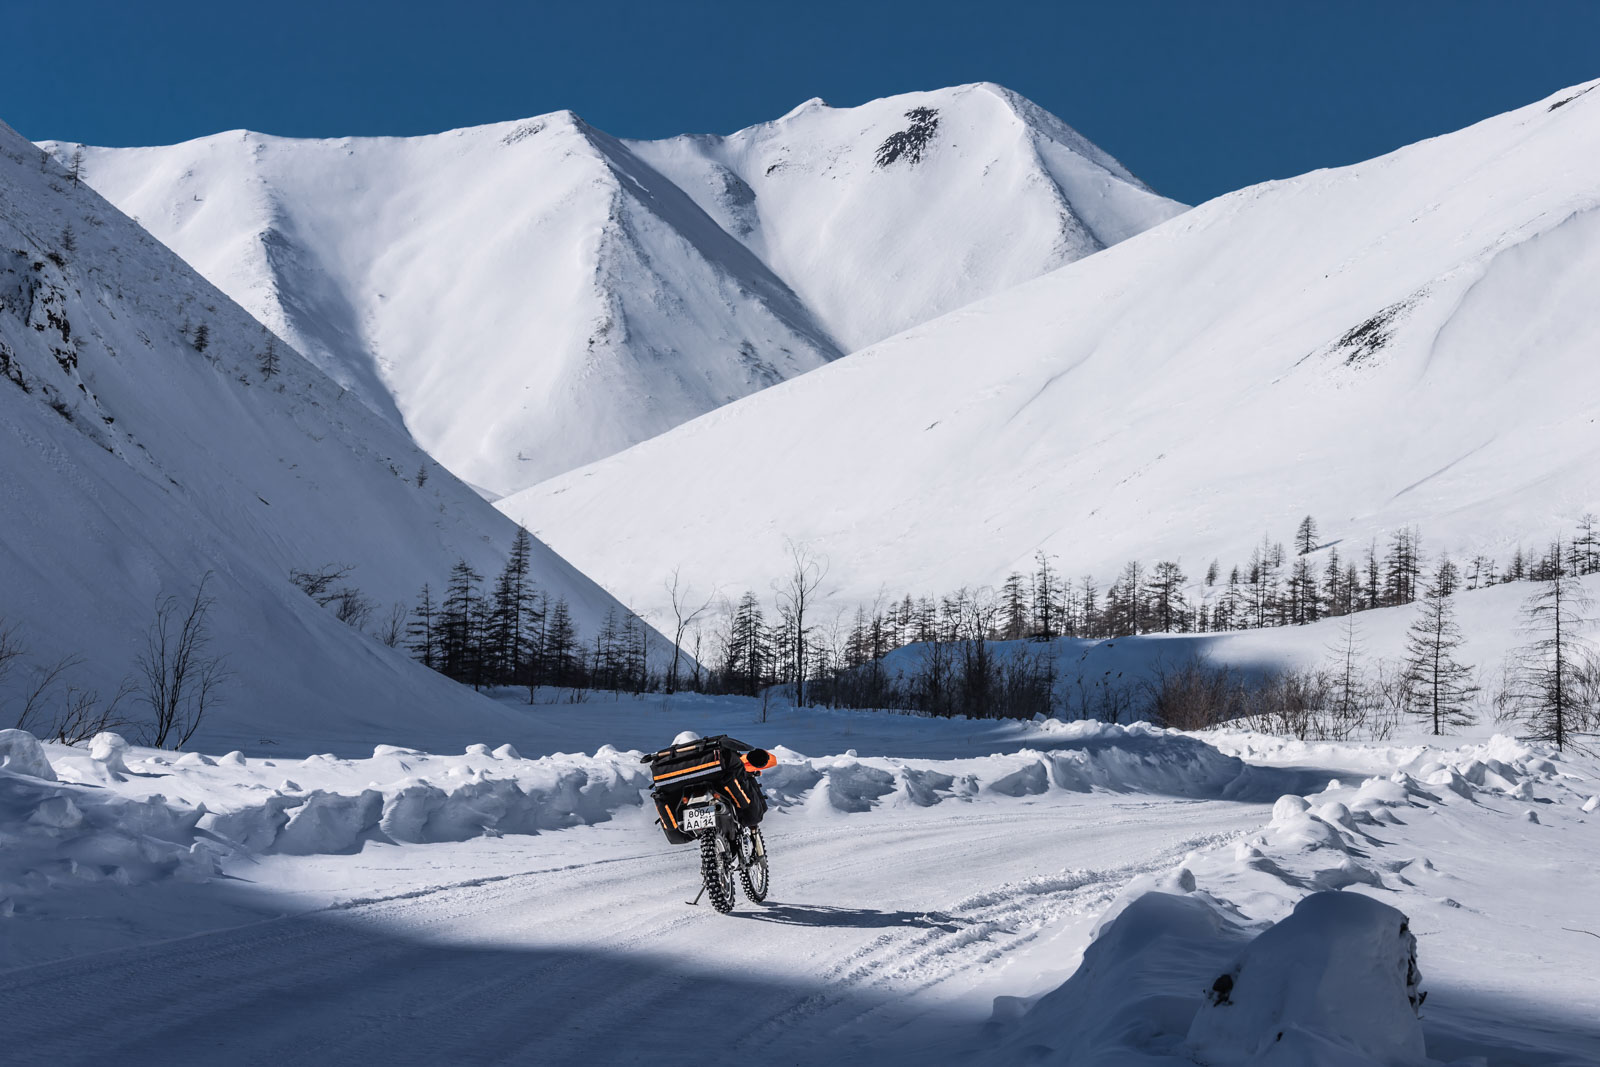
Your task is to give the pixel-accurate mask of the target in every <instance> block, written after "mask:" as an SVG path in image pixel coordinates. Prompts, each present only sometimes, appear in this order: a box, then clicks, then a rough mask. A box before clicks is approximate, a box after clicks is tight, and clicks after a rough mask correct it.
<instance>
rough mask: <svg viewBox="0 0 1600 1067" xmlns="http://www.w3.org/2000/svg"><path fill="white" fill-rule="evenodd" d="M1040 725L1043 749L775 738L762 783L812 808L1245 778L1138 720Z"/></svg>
mask: <svg viewBox="0 0 1600 1067" xmlns="http://www.w3.org/2000/svg"><path fill="white" fill-rule="evenodd" d="M1039 731H1040V735H1041V736H1040V743H1041V744H1042V745H1048V746H1049V748H1048V749H1047V750H1038V749H1022V750H1020V751H1018V752H1013V753H1006V754H1003V755H990V756H976V757H972V758H968V759H951V760H920V759H902V758H898V757H892V756H869V757H861V756H856V755H855V754H854V753H853V752H848V753H846V754H844V755H842V756H819V757H805V756H801V755H799V754H798V753H794V752H792V751H789V750H786V749H781V748H780V749H779V750H778V751H779V754H780V761H779V764H778V766H777V767H775V768H774V769H772V770H770V771H767V772H766V773H765V774H763V775H762V787H763V789H764V790H765V791H766V793H767V796H768V799H769V801H770V802H771V803H772V805H773V806H774V807H777V808H780V809H781V808H786V807H790V806H795V805H799V806H801V807H803V808H804V810H806V811H808V812H811V813H814V814H822V813H846V814H848V813H852V812H864V811H869V810H871V809H872V808H873V807H875V806H877V805H878V804H891V805H895V806H912V807H924V808H925V807H932V806H934V805H936V804H941V803H944V802H945V801H948V800H965V801H970V800H972V799H974V798H976V797H978V796H980V795H991V796H993V795H998V796H1004V797H1011V798H1015V799H1024V798H1028V797H1035V796H1041V795H1043V794H1046V793H1050V792H1052V791H1061V792H1071V793H1087V792H1091V791H1098V792H1115V793H1156V794H1160V795H1163V796H1178V797H1190V798H1195V799H1211V798H1224V797H1229V796H1232V795H1233V794H1234V793H1235V792H1236V791H1237V790H1238V788H1239V787H1240V785H1241V783H1245V782H1248V781H1249V776H1248V774H1247V772H1248V770H1249V768H1248V767H1247V765H1246V764H1245V763H1244V762H1243V761H1242V760H1240V759H1238V758H1236V757H1234V756H1228V755H1224V754H1223V753H1221V752H1219V751H1218V750H1217V749H1216V748H1214V747H1212V746H1211V745H1208V744H1206V743H1205V742H1204V741H1201V740H1199V739H1197V738H1195V737H1192V736H1190V735H1188V734H1182V733H1178V732H1177V731H1174V730H1162V729H1159V728H1156V727H1153V726H1150V725H1148V724H1145V723H1135V724H1133V725H1131V726H1117V725H1111V724H1108V723H1098V722H1074V723H1060V722H1047V723H1042V724H1039Z"/></svg>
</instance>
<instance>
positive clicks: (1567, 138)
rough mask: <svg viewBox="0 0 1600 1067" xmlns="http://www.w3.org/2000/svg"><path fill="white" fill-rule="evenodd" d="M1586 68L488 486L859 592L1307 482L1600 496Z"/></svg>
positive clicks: (708, 559) (635, 574) (1475, 535)
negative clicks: (1513, 104)
mask: <svg viewBox="0 0 1600 1067" xmlns="http://www.w3.org/2000/svg"><path fill="white" fill-rule="evenodd" d="M1588 88H1589V87H1579V88H1577V89H1574V90H1569V91H1567V92H1565V93H1562V94H1558V95H1557V96H1556V97H1552V98H1551V99H1549V100H1545V101H1541V102H1540V103H1538V104H1534V105H1531V106H1528V107H1525V108H1522V109H1519V110H1517V111H1514V112H1510V113H1508V114H1505V115H1501V116H1498V117H1496V118H1492V119H1489V120H1487V121H1484V122H1481V123H1479V124H1477V125H1475V126H1472V127H1470V128H1468V129H1465V130H1462V131H1459V132H1457V133H1454V134H1451V135H1448V136H1444V137H1439V138H1436V139H1433V140H1430V141H1426V142H1423V143H1420V144H1417V145H1413V146H1410V147H1407V148H1405V149H1402V150H1400V151H1397V152H1394V153H1392V154H1390V155H1387V156H1384V157H1382V158H1380V159H1376V160H1372V161H1370V162H1367V163H1363V164H1360V165H1357V166H1352V167H1347V168H1344V169H1340V170H1333V171H1319V172H1315V173H1312V174H1307V175H1304V176H1302V177H1299V178H1294V179H1291V180H1288V181H1281V182H1274V183H1270V184H1266V185H1261V186H1257V187H1254V188H1249V189H1245V190H1241V191H1240V192H1238V193H1234V194H1231V195H1229V196H1225V197H1222V198H1219V199H1217V200H1215V201H1212V202H1210V203H1208V204H1205V205H1203V206H1201V207H1198V208H1195V209H1193V210H1192V211H1190V212H1188V213H1187V214H1185V215H1183V216H1181V217H1179V218H1177V219H1174V220H1172V221H1170V222H1168V223H1166V224H1165V225H1163V226H1159V227H1157V228H1155V229H1153V230H1150V231H1148V232H1146V233H1144V234H1141V235H1139V236H1137V237H1134V238H1131V239H1129V240H1127V241H1125V242H1123V243H1121V244H1119V245H1117V246H1115V247H1113V248H1111V249H1108V250H1107V251H1105V252H1103V253H1101V254H1099V255H1097V256H1095V257H1093V259H1092V260H1087V261H1084V262H1081V263H1076V264H1073V265H1070V266H1067V267H1064V268H1062V269H1061V270H1058V271H1056V272H1054V273H1052V274H1050V275H1047V276H1045V277H1043V278H1040V279H1037V280H1035V281H1033V282H1029V283H1025V284H1023V285H1021V286H1018V287H1017V288H1015V289H1012V290H1009V291H1007V292H1005V293H1002V294H1000V295H998V296H995V297H993V298H990V299H988V300H985V301H982V302H980V303H977V304H974V305H972V306H970V307H968V308H965V309H963V310H961V311H958V312H955V313H953V314H951V315H949V316H946V317H945V318H943V319H940V320H938V321H937V322H934V323H930V324H927V325H924V326H922V327H919V328H917V329H914V330H912V331H910V332H908V333H906V334H903V335H901V336H899V337H896V338H894V339H892V340H890V341H887V342H885V343H883V344H880V345H877V346H875V347H874V348H871V349H868V350H866V351H864V352H859V353H856V354H854V355H852V356H851V357H850V359H849V360H846V361H842V362H839V363H836V364H833V365H831V366H829V367H827V368H824V369H823V370H821V371H818V372H816V373H814V374H810V375H806V376H805V377H803V378H801V379H797V380H795V381H793V382H788V383H785V384H784V385H782V386H780V387H777V388H775V389H771V390H768V391H766V392H764V393H762V394H760V395H758V396H753V397H750V398H748V399H746V400H744V401H741V402H740V403H738V404H734V405H730V406H729V407H727V408H724V409H722V410H720V411H716V412H713V413H712V414H710V415H708V416H705V417H703V418H701V419H698V420H696V421H694V422H692V423H689V424H686V425H684V426H682V427H679V428H678V429H677V430H675V431H673V432H672V433H670V434H666V435H663V436H662V437H660V438H657V439H655V440H653V441H649V442H646V443H644V444H642V445H639V446H637V447H635V448H633V449H631V450H629V451H628V452H626V453H623V454H621V455H618V456H614V457H612V458H610V459H608V460H606V461H604V462H601V463H597V464H594V465H593V466H591V467H589V468H586V469H583V470H579V471H574V472H571V473H569V474H567V475H564V476H562V477H559V478H556V479H552V480H551V481H549V482H547V483H545V484H543V485H540V486H538V487H536V488H534V489H532V490H530V491H528V492H527V493H525V494H521V495H519V496H517V497H515V498H513V499H511V500H508V501H503V502H502V507H503V508H504V510H506V511H507V512H508V513H509V514H512V515H513V516H516V517H518V518H520V519H522V520H524V521H526V522H527V523H528V524H529V526H530V528H531V529H534V530H536V531H539V532H541V533H542V535H543V536H545V537H546V538H547V539H548V540H549V541H550V543H551V544H552V545H553V546H555V547H556V548H557V549H558V550H561V551H567V552H570V553H571V555H572V557H573V558H574V560H575V561H576V562H578V564H579V565H580V566H583V567H585V568H586V569H588V570H589V572H590V573H593V574H596V575H597V576H598V577H599V578H600V579H601V580H602V581H605V582H607V583H608V586H609V587H610V588H614V589H619V590H622V591H623V592H624V593H626V594H628V595H631V596H634V597H636V598H638V600H639V601H640V602H642V603H650V602H652V596H654V598H655V599H659V593H657V591H658V590H659V588H660V582H661V573H662V571H663V569H665V568H670V567H672V566H674V565H681V566H682V568H683V573H684V574H686V575H692V576H693V577H694V578H695V579H696V580H698V581H701V582H712V581H716V582H719V583H721V584H722V586H723V588H724V589H734V590H737V589H742V588H746V587H748V588H753V589H756V590H765V589H767V587H768V584H769V582H770V581H771V580H772V579H773V578H774V577H775V576H777V575H779V574H780V573H782V569H783V565H784V563H783V561H784V539H785V538H793V539H795V540H797V541H800V542H803V543H805V544H807V545H809V546H810V547H811V548H812V549H813V550H814V551H815V552H817V553H819V554H821V555H823V556H826V557H827V558H828V560H829V561H830V565H831V569H830V572H829V575H828V581H827V588H828V589H829V590H832V591H834V592H835V593H836V594H837V595H838V596H839V597H840V598H842V599H843V600H845V601H846V602H849V601H852V600H867V601H870V600H871V599H872V598H873V597H874V596H875V595H876V594H877V593H878V592H879V590H880V589H887V590H888V591H889V592H891V593H899V592H901V591H912V592H917V591H937V590H946V589H952V588H955V587H957V586H960V585H976V584H982V583H997V582H999V581H1000V580H1001V579H1002V578H1003V577H1004V576H1005V574H1006V573H1007V572H1008V571H1010V570H1011V569H1013V568H1023V569H1025V568H1026V566H1027V563H1028V561H1029V560H1030V558H1031V556H1032V555H1033V553H1034V552H1035V550H1038V549H1043V550H1045V551H1047V552H1050V553H1054V554H1056V555H1058V556H1059V558H1060V563H1061V565H1063V566H1064V567H1066V568H1067V573H1069V574H1073V575H1076V574H1079V573H1082V572H1083V571H1085V570H1087V571H1090V572H1093V573H1095V574H1097V575H1099V576H1100V577H1101V579H1102V581H1104V580H1105V579H1109V577H1110V576H1111V573H1112V572H1113V571H1114V570H1115V569H1116V568H1117V567H1118V566H1119V564H1120V563H1121V562H1122V561H1124V560H1127V559H1143V560H1145V561H1147V562H1149V561H1152V560H1154V559H1158V558H1179V557H1181V559H1182V561H1183V562H1184V564H1185V565H1186V566H1187V567H1188V568H1189V570H1190V572H1191V573H1198V572H1199V571H1200V570H1201V569H1203V568H1204V567H1205V566H1206V564H1207V562H1208V561H1209V560H1211V559H1212V558H1213V557H1216V556H1221V557H1223V561H1224V563H1226V562H1228V561H1229V560H1242V559H1243V558H1244V557H1245V556H1247V555H1248V553H1249V550H1250V546H1251V545H1252V544H1253V543H1255V542H1257V541H1258V540H1259V538H1260V537H1261V534H1262V532H1263V531H1264V530H1267V531H1274V532H1275V533H1276V534H1277V536H1278V537H1280V538H1286V537H1287V536H1288V535H1289V534H1290V533H1291V532H1292V531H1293V529H1294V524H1295V523H1296V522H1297V521H1298V519H1299V518H1300V517H1301V516H1303V515H1305V514H1307V513H1310V514H1313V515H1315V516H1317V518H1318V519H1319V521H1320V523H1321V527H1322V532H1323V535H1324V538H1325V540H1328V541H1342V542H1346V547H1347V548H1348V547H1351V546H1352V545H1353V546H1358V547H1363V548H1364V547H1365V545H1366V544H1367V543H1368V540H1369V539H1370V538H1372V537H1374V536H1375V535H1381V533H1382V532H1383V531H1386V530H1392V529H1394V528H1397V527H1399V526H1402V525H1406V524H1419V525H1420V526H1421V529H1422V533H1423V536H1424V538H1425V542H1426V544H1427V546H1428V547H1429V548H1430V549H1434V550H1437V549H1438V548H1445V547H1448V548H1457V547H1463V546H1467V545H1481V546H1484V547H1486V548H1489V549H1490V550H1491V551H1499V552H1501V553H1502V554H1503V553H1504V549H1505V548H1506V546H1507V545H1509V544H1511V543H1514V542H1516V541H1519V540H1521V541H1524V542H1527V543H1529V544H1530V545H1531V544H1535V543H1539V542H1541V540H1542V539H1545V538H1548V537H1552V536H1554V535H1556V534H1557V533H1560V532H1563V531H1565V530H1567V529H1568V528H1569V526H1570V523H1571V522H1572V521H1573V520H1574V519H1575V518H1576V517H1577V516H1578V515H1580V514H1581V513H1583V512H1584V511H1587V510H1600V476H1597V475H1596V473H1595V472H1596V469H1597V468H1596V461H1597V459H1600V454H1597V453H1600V422H1597V419H1600V363H1597V362H1596V360H1595V358H1594V339H1595V337H1596V336H1597V334H1600V302H1597V301H1596V300H1595V299H1594V297H1593V281H1592V279H1593V278H1594V277H1595V275H1596V272H1597V271H1600V210H1597V208H1600V179H1597V178H1596V177H1595V172H1594V170H1593V168H1592V167H1591V166H1589V161H1592V160H1594V159H1595V158H1597V157H1600V92H1588V91H1587V90H1588ZM686 470H687V471H695V472H697V475H698V476H697V477H696V478H695V480H694V481H693V482H692V483H691V484H683V482H682V481H680V480H679V479H678V478H676V477H675V475H676V473H677V472H680V471H686ZM647 548H648V551H647V550H646V549H647Z"/></svg>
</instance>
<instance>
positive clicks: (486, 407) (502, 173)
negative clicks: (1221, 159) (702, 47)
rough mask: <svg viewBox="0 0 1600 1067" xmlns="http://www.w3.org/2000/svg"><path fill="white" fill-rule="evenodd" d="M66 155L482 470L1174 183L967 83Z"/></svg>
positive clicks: (1056, 236)
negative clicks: (590, 120)
mask: <svg viewBox="0 0 1600 1067" xmlns="http://www.w3.org/2000/svg"><path fill="white" fill-rule="evenodd" d="M47 147H48V148H49V149H50V150H51V151H53V152H55V153H56V154H57V156H58V158H62V159H65V158H67V157H68V156H70V154H71V152H72V151H73V150H74V148H75V147H76V146H72V145H62V144H50V145H47ZM85 169H86V180H87V181H88V182H89V183H90V184H91V185H93V186H94V188H96V189H97V190H99V191H100V192H101V193H103V194H104V195H105V196H106V197H107V198H108V199H110V200H111V201H112V202H113V203H115V204H117V205H118V206H119V207H121V208H122V209H123V210H124V211H126V212H127V213H128V214H130V215H133V216H134V217H135V218H137V219H138V220H139V221H140V222H141V223H143V224H144V225H145V226H146V227H148V228H149V229H150V230H151V232H152V233H154V234H155V235H156V236H157V237H159V238H160V239H161V240H163V241H165V242H166V243H167V244H168V245H169V246H170V247H171V248H172V249H174V250H175V251H177V252H178V253H179V254H180V255H181V256H183V257H184V258H185V259H187V260H188V261H189V262H190V263H191V264H192V265H193V266H195V267H196V269H198V270H199V271H200V272H201V273H202V274H204V275H205V276H206V277H207V278H209V279H210V280H211V281H213V282H214V283H215V284H216V285H218V286H219V287H220V288H221V289H222V290H223V291H225V292H226V293H228V294H229V295H230V296H232V297H233V298H234V299H236V300H238V301H239V302H240V303H241V304H242V305H244V306H245V307H246V308H247V309H249V310H250V311H251V312H253V313H254V314H255V315H256V316H257V317H258V318H260V319H261V321H263V322H265V323H266V324H267V325H268V326H270V327H272V328H273V329H274V330H276V331H278V332H279V333H280V334H282V336H284V337H285V338H287V339H288V340H289V341H290V342H291V343H293V344H295V345H296V346H297V347H298V348H300V349H301V351H303V352H305V353H306V354H307V355H308V356H309V357H310V358H311V359H312V360H313V361H314V362H316V363H317V364H318V365H319V366H321V367H322V368H323V369H324V370H325V371H326V372H328V373H329V374H330V375H331V376H332V377H333V378H334V379H335V380H337V381H339V382H340V383H341V384H343V385H345V386H347V387H348V388H350V389H351V390H352V391H353V392H355V393H356V394H357V395H358V396H359V397H361V398H362V399H363V400H365V401H366V402H367V403H368V404H369V405H370V406H371V407H372V408H373V409H374V410H376V411H378V412H380V413H383V414H386V415H388V416H390V417H391V418H393V419H395V421H399V420H400V418H401V417H403V420H404V423H405V425H406V426H407V427H408V428H409V429H410V430H411V432H412V434H413V435H414V437H415V438H416V440H417V441H418V442H419V443H420V444H421V445H422V446H423V447H424V448H426V449H427V450H428V451H429V452H430V453H431V454H432V455H433V456H434V457H435V458H437V459H438V460H439V461H440V462H441V463H443V464H444V465H445V466H446V467H448V468H449V469H451V470H452V471H454V472H455V473H456V474H458V475H460V476H461V477H463V478H465V479H467V480H468V481H469V482H471V483H473V484H475V485H477V486H480V487H482V488H483V489H485V490H487V491H489V492H491V493H493V494H501V493H507V492H511V491H514V490H517V489H521V488H524V487H526V486H529V485H532V484H534V483H535V482H537V481H539V480H541V479H543V478H547V477H549V476H551V475H554V474H558V473H561V472H562V471H565V470H568V469H571V468H573V467H575V466H578V465H580V464H583V463H586V462H589V461H591V460H595V459H599V458H601V457H603V456H606V455H609V454H611V453H613V452H616V451H618V450H620V449H622V448H625V447H627V446H629V445H631V444H634V443H636V442H638V441H641V440H645V439H647V438H649V437H652V436H654V435H656V434H659V433H661V432H663V431H665V430H668V429H670V428H672V427H673V426H676V425H678V424H679V423H681V422H683V421H685V420H686V419H689V418H693V417H694V416H697V415H700V414H702V413H704V412H707V411H710V410H712V409H714V408H716V407H718V406H720V405H722V404H725V403H727V402H729V401H732V400H735V399H738V398H740V397H742V396H745V395H748V394H750V393H753V392H756V391H757V390H760V389H763V388H765V387H767V386H770V385H773V384H775V383H777V382H780V381H784V380H787V379H789V378H793V377H794V376H796V375H799V374H802V373H804V372H806V371H810V370H813V369H815V368H817V367H820V366H822V365H824V364H826V363H827V362H829V361H830V360H833V359H835V358H837V357H838V356H840V355H841V354H843V353H844V352H847V351H850V350H852V349H854V348H857V347H860V346H862V345H865V344H869V343H871V342H874V341H878V340H881V339H883V338H884V337H887V336H889V335H890V334H893V333H896V332H898V331H900V330H902V329H904V328H906V327H908V326H911V325H914V324H915V323H917V322H920V321H922V320H924V319H927V318H929V317H931V316H934V315H938V314H940V313H943V312H945V311H949V310H952V309H954V308H956V307H959V306H961V305H962V304H965V303H968V302H970V301H972V300H974V299H977V298H979V297H983V296H987V295H989V294H991V293H994V292H998V291H999V290H1001V289H1004V288H1006V287H1008V286H1010V285H1013V284H1015V283H1017V282H1019V281H1023V280H1026V279H1028V278H1032V277H1035V276H1037V275H1038V274H1040V273H1042V272H1044V271H1047V270H1050V269H1053V268H1055V267H1058V266H1060V265H1062V264H1064V263H1067V262H1070V261H1072V260H1074V259H1077V258H1079V257H1081V256H1083V255H1086V254H1088V253H1090V252H1093V251H1096V250H1098V249H1100V248H1103V247H1105V246H1106V245H1109V244H1112V243H1114V242H1116V241H1118V240H1120V239H1122V238H1124V237H1126V236H1128V235H1130V234H1133V233H1136V232H1138V231H1140V230H1142V229H1144V228H1146V227H1148V226H1150V225H1153V224H1154V223H1157V222H1160V221H1163V220H1165V219H1166V218H1169V217H1171V216H1172V215H1173V214H1175V213H1177V212H1178V211H1180V210H1182V209H1181V206H1180V205H1177V204H1175V203H1173V202H1172V201H1169V200H1166V199H1164V198H1161V197H1159V196H1157V195H1155V194H1154V193H1152V192H1151V191H1150V190H1149V189H1147V188H1146V187H1145V186H1144V185H1142V184H1141V183H1139V182H1138V181H1137V179H1135V178H1134V177H1133V176H1132V175H1130V174H1129V173H1128V172H1127V171H1126V170H1125V169H1123V168H1122V167H1121V166H1120V165H1119V164H1118V163H1117V162H1116V161H1115V160H1113V159H1111V158H1110V157H1109V156H1107V155H1106V154H1105V153H1103V152H1101V151H1100V150H1099V149H1097V148H1095V147H1094V146H1093V145H1091V144H1089V143H1088V142H1087V141H1086V140H1084V139H1083V138H1082V137H1081V136H1079V135H1078V134H1077V133H1075V132H1074V131H1072V130H1071V129H1069V128H1068V127H1067V126H1065V125H1064V124H1063V123H1061V122H1060V121H1059V120H1058V119H1056V118H1054V117H1053V116H1050V115H1048V114H1046V113H1045V112H1043V111H1041V110H1040V109H1038V108H1036V107H1034V106H1033V105H1031V104H1029V103H1028V102H1027V101H1025V100H1022V99H1021V98H1019V97H1017V96H1015V95H1014V94H1011V93H1008V92H1007V91H1005V90H1003V89H1000V88H998V87H995V86H987V85H972V86H964V87H960V88H955V89H946V90H941V91H938V92H929V93H914V94H909V95H906V96H898V97H893V98H889V99H886V100H879V101H876V102H874V103H871V104H867V105H864V106H862V107H857V108H849V109H833V108H829V107H827V106H825V105H823V104H822V103H821V102H820V101H812V102H810V103H807V104H804V105H802V106H801V107H799V108H797V109H796V110H795V111H794V112H792V113H790V114H789V115H787V116H785V117H783V118H782V119H779V120H777V121H775V122H771V123H767V124H764V125H761V126H757V127H753V128H752V129H749V130H745V131H743V132H741V133H737V134H734V135H732V136H730V137H725V138H715V137H682V138H677V139H674V140H670V141H663V142H654V143H652V142H626V143H625V142H621V141H618V140H616V139H614V138H612V137H609V136H607V135H606V134H604V133H602V132H600V131H598V130H596V129H594V128H593V127H591V126H589V125H587V124H586V123H584V122H583V121H582V120H581V119H579V118H578V117H577V116H575V115H573V114H571V113H570V112H558V113H555V114H551V115H545V116H542V117H539V118H535V119H529V120H526V121H522V122H508V123H501V124H497V125H490V126H482V127H477V128H473V129H464V130H455V131H451V132H448V133H443V134H438V135H436V136H429V137H415V138H402V139H396V138H346V139H340V140H288V139H284V138H278V137H269V136H264V135H261V134H255V133H247V132H243V131H235V132H231V133H223V134H218V135H215V136H212V137H206V138H202V139H200V140H196V141H190V142H187V143H184V144H179V145H173V146H169V147H163V148H130V149H96V148H91V149H87V150H86V158H85Z"/></svg>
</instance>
